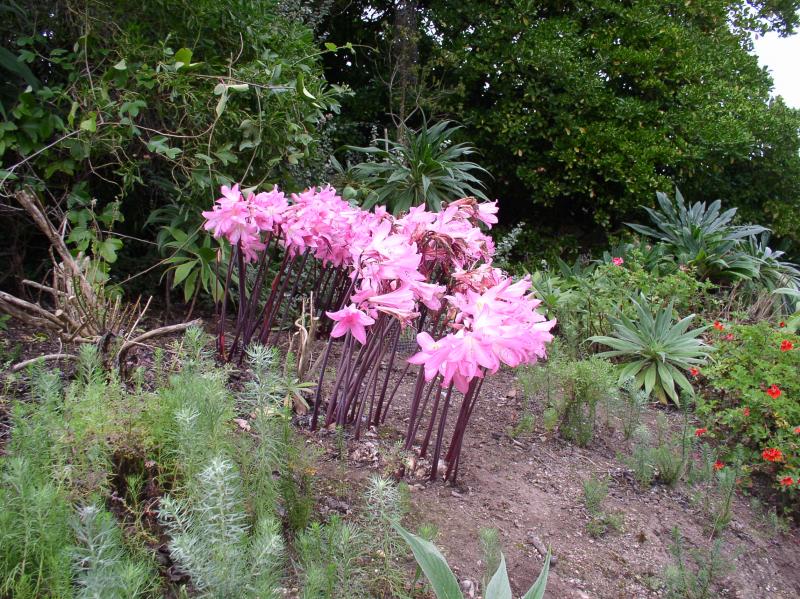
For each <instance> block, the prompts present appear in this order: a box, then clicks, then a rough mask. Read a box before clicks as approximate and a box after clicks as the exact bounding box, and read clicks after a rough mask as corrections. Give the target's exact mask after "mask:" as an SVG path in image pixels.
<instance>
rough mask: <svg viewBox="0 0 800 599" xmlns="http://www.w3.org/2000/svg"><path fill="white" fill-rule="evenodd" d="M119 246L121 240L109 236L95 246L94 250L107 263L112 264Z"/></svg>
mask: <svg viewBox="0 0 800 599" xmlns="http://www.w3.org/2000/svg"><path fill="white" fill-rule="evenodd" d="M121 248H122V240H120V239H117V238H116V237H109V238H107V239H104V240H103V241H101V242H100V243H98V244H97V245H96V246H95V252H96V253H97V255H99V256H100V257H101V258H102V259H103V260H105V261H106V262H108V263H109V264H114V262H116V261H117V251H118V250H120V249H121Z"/></svg>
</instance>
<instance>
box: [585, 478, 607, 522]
mask: <svg viewBox="0 0 800 599" xmlns="http://www.w3.org/2000/svg"><path fill="white" fill-rule="evenodd" d="M607 496H608V479H607V478H596V477H594V476H592V477H591V478H587V479H586V480H584V481H583V503H584V505H585V506H586V509H587V510H588V512H589V513H590V514H592V515H594V514H598V513H600V512H601V511H602V510H601V508H602V506H603V502H604V501H605V499H606V497H607Z"/></svg>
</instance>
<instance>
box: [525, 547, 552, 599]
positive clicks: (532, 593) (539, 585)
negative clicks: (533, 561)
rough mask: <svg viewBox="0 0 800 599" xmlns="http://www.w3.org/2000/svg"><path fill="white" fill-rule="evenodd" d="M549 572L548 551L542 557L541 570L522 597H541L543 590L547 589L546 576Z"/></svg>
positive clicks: (540, 598)
mask: <svg viewBox="0 0 800 599" xmlns="http://www.w3.org/2000/svg"><path fill="white" fill-rule="evenodd" d="M549 574H550V551H548V552H547V556H546V557H545V558H544V565H543V566H542V571H541V572H539V577H538V578H537V579H536V582H534V583H533V586H532V587H531V588H530V589H528V592H527V593H525V594H524V595H523V596H522V599H543V597H544V592H545V590H546V589H547V577H548V575H549Z"/></svg>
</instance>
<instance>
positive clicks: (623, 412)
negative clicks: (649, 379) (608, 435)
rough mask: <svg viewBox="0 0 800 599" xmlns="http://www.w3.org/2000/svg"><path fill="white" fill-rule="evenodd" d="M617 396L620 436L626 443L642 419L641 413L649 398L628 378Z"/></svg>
mask: <svg viewBox="0 0 800 599" xmlns="http://www.w3.org/2000/svg"><path fill="white" fill-rule="evenodd" d="M620 391H621V392H620V393H619V394H618V395H617V399H618V401H617V406H618V410H617V412H618V417H619V420H620V422H621V423H622V435H623V437H624V438H625V440H626V441H627V440H628V439H630V438H631V436H632V435H633V432H634V431H635V430H636V427H638V426H639V424H640V422H641V419H642V412H643V411H644V409H645V407H646V406H647V402H648V401H649V399H650V396H649V395H648V394H647V392H646V391H645V390H644V389H641V388H637V385H636V381H635V380H634V379H633V378H628V379H626V380H625V382H624V383H623V384H622V386H621V388H620Z"/></svg>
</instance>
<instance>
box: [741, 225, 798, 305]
mask: <svg viewBox="0 0 800 599" xmlns="http://www.w3.org/2000/svg"><path fill="white" fill-rule="evenodd" d="M769 238H770V236H769V233H768V232H767V233H762V234H761V235H760V236H756V235H753V236H752V237H750V238H749V239H747V241H745V242H744V243H742V251H743V252H745V253H746V254H747V255H749V256H752V258H753V259H754V260H756V261H758V276H757V277H756V278H757V282H758V283H759V284H760V285H761V286H762V287H764V288H765V289H766V290H767V291H770V292H772V291H775V290H776V289H778V288H786V287H788V288H789V289H796V290H800V267H798V265H797V264H795V263H794V262H788V261H786V260H783V259H782V258H783V257H784V255H785V252H782V251H780V250H773V249H772V248H771V247H769V245H768V244H769Z"/></svg>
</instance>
